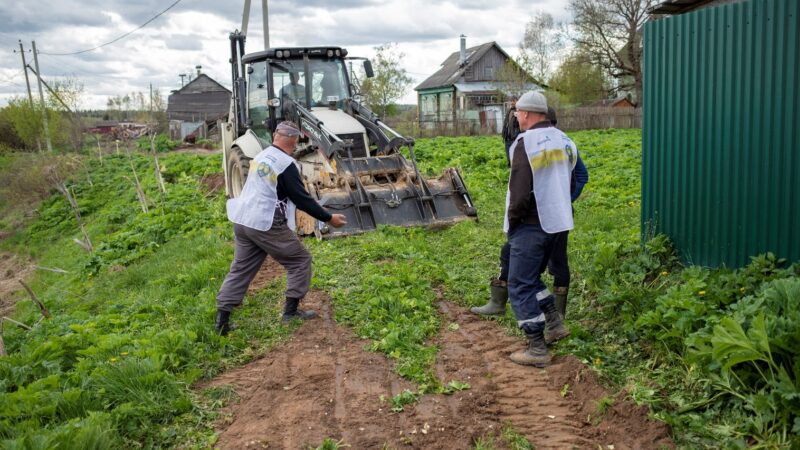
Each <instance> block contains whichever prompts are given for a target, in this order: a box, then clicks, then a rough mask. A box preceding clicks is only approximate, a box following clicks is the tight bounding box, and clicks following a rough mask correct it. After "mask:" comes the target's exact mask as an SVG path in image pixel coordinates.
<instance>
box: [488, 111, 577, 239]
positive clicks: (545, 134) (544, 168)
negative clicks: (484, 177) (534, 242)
mask: <svg viewBox="0 0 800 450" xmlns="http://www.w3.org/2000/svg"><path fill="white" fill-rule="evenodd" d="M520 139H523V140H524V142H525V153H527V155H528V161H529V162H530V166H531V172H532V173H533V195H534V198H535V199H536V210H537V212H538V214H539V224H540V226H541V227H542V230H544V231H545V232H547V233H551V234H552V233H560V232H562V231H567V230H571V229H572V228H573V227H574V225H573V222H572V201H571V198H570V176H571V175H572V169H574V168H575V164H576V163H577V161H578V149H577V147H575V143H574V142H572V139H570V138H569V137H567V135H566V134H564V132H563V131H561V130H559V129H558V128H555V127H548V128H536V129H533V130H528V131H526V132H524V133H520V134H519V136H517V139H516V140H514V143H513V144H512V145H511V148H510V149H509V153H510V155H509V156H510V159H511V161H512V163H513V159H514V150H515V149H516V147H517V143H518V142H519V140H520ZM510 181H511V180H509V183H510ZM510 201H511V190H510V188H509V189H507V190H506V212H505V217H504V220H503V231H505V232H508V206H509V204H510Z"/></svg>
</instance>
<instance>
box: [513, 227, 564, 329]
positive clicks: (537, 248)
mask: <svg viewBox="0 0 800 450" xmlns="http://www.w3.org/2000/svg"><path fill="white" fill-rule="evenodd" d="M556 236H557V234H550V233H546V232H545V231H544V230H542V227H541V226H539V225H533V224H522V225H517V226H515V227H514V228H512V229H510V230H509V231H508V243H509V246H510V250H511V251H510V257H509V265H508V297H509V299H510V300H511V308H512V309H513V310H514V315H515V316H516V318H517V324H518V325H519V327H520V328H521V329H522V330H523V331H524V332H525V333H527V334H530V333H536V332H539V331H542V330H543V329H544V326H545V318H544V313H543V312H542V307H546V306H548V305H550V304H552V303H553V294H551V293H550V291H549V290H548V289H547V286H546V285H545V284H544V282H543V281H542V278H541V275H542V272H543V271H544V270H545V268H546V267H547V261H548V260H549V259H550V254H551V252H552V250H553V243H554V242H555V237H556Z"/></svg>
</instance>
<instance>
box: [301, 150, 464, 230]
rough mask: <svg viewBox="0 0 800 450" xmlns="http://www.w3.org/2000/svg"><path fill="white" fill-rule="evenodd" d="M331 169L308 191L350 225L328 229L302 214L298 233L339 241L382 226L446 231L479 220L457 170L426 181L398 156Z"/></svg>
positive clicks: (342, 162) (339, 162)
mask: <svg viewBox="0 0 800 450" xmlns="http://www.w3.org/2000/svg"><path fill="white" fill-rule="evenodd" d="M330 166H331V168H332V169H333V170H334V171H335V173H331V174H323V176H322V177H320V179H319V180H318V182H316V183H310V184H309V185H308V186H307V187H308V188H309V192H311V193H312V195H315V196H316V197H317V199H318V201H319V203H320V204H321V205H323V206H324V207H325V208H326V209H328V210H329V211H331V212H332V213H338V214H343V215H344V216H345V217H346V218H347V225H345V226H343V227H341V228H333V227H329V226H327V225H326V224H324V223H320V222H318V221H316V220H314V219H312V218H311V217H310V216H308V215H306V214H304V213H301V212H299V213H298V221H297V222H298V232H299V233H300V234H312V233H313V234H316V235H317V236H318V237H324V238H329V237H338V236H347V235H352V234H358V233H363V232H365V231H370V230H374V229H376V228H377V227H378V225H396V226H428V227H443V226H447V225H450V224H453V223H456V222H459V221H461V220H464V219H466V218H469V217H473V218H477V211H476V210H475V208H474V206H473V204H472V200H471V199H470V197H469V193H468V192H467V189H466V187H465V185H464V181H463V180H462V179H461V175H460V174H459V172H458V170H456V169H452V168H450V169H445V170H444V172H443V173H442V176H440V177H439V178H436V179H428V180H425V179H423V178H422V177H421V176H420V174H419V171H418V170H417V169H416V165H414V164H412V163H409V162H408V161H407V160H406V159H405V158H404V157H403V156H402V155H401V154H400V153H395V154H392V155H388V156H371V157H363V158H347V157H341V156H336V157H335V158H334V159H333V161H332V163H331V164H330Z"/></svg>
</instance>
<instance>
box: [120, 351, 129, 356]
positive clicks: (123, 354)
mask: <svg viewBox="0 0 800 450" xmlns="http://www.w3.org/2000/svg"><path fill="white" fill-rule="evenodd" d="M120 355H122V356H128V352H122V353H120Z"/></svg>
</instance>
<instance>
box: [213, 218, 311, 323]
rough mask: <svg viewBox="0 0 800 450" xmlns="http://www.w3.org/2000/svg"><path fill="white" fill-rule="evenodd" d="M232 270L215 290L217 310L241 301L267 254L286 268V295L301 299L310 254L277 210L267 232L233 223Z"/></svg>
mask: <svg viewBox="0 0 800 450" xmlns="http://www.w3.org/2000/svg"><path fill="white" fill-rule="evenodd" d="M233 233H234V235H235V244H236V247H235V249H234V254H233V263H231V270H230V272H229V273H228V275H227V276H226V277H225V281H223V282H222V286H221V287H220V288H219V292H218V293H217V309H218V310H221V311H231V310H233V308H234V307H236V306H239V305H241V304H242V300H243V299H244V295H245V294H246V293H247V288H248V286H250V282H251V281H253V278H255V276H256V273H258V270H259V269H260V268H261V264H263V263H264V259H265V258H266V257H267V255H269V256H271V257H272V258H273V259H275V261H277V262H278V264H280V265H282V266H283V267H284V268H285V269H286V297H287V298H297V299H302V298H303V297H305V295H306V293H307V292H308V288H309V286H310V285H311V253H309V252H308V250H307V249H306V248H305V246H304V245H303V243H302V242H300V239H299V238H298V237H297V234H295V232H294V231H292V230H290V229H289V227H288V226H286V219H285V218H284V217H283V216H282V215H280V214H279V213H278V212H276V213H275V218H274V220H273V223H272V228H270V229H269V230H267V231H260V230H255V229H253V228H249V227H246V226H244V225H239V224H234V225H233Z"/></svg>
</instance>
